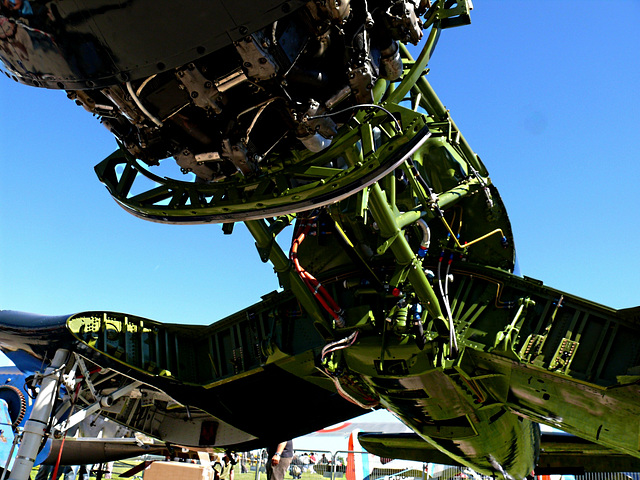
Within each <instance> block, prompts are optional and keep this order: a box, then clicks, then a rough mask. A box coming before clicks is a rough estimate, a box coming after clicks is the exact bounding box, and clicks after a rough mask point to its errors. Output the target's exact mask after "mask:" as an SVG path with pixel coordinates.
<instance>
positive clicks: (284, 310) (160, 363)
mask: <svg viewBox="0 0 640 480" xmlns="http://www.w3.org/2000/svg"><path fill="white" fill-rule="evenodd" d="M324 345H326V341H325V340H324V339H323V338H322V336H320V334H319V333H318V332H317V330H316V329H315V327H314V325H313V322H312V320H311V319H310V318H309V317H308V316H302V315H301V313H300V307H299V305H298V303H297V301H296V300H295V298H294V297H293V296H292V295H290V294H285V295H283V294H275V295H272V296H270V297H268V298H265V300H263V301H262V302H260V303H259V304H256V305H254V306H252V307H249V308H247V309H245V310H243V311H241V312H238V313H236V314H234V315H232V316H231V317H229V318H227V319H224V320H221V321H219V322H216V323H215V324H213V325H211V326H193V325H171V324H161V323H159V322H154V321H152V320H147V319H143V318H139V317H135V316H130V315H125V314H118V313H113V312H84V313H80V314H76V315H67V316H58V317H45V316H40V315H32V314H25V313H20V312H11V311H2V312H0V347H1V348H2V350H3V351H4V352H5V354H6V355H7V356H8V357H9V358H10V359H11V360H12V361H14V363H16V365H17V366H18V367H19V368H20V369H22V370H23V371H26V372H30V371H35V370H36V368H37V367H40V366H41V365H42V364H43V362H44V363H45V364H46V363H47V362H48V361H50V359H51V358H52V357H53V355H54V353H55V352H56V350H58V349H59V348H64V349H66V350H69V351H70V352H72V355H71V359H70V360H69V361H68V364H67V365H66V367H65V368H66V369H67V371H75V372H77V373H76V375H77V376H82V375H83V376H84V379H85V381H83V382H81V385H82V386H81V387H78V388H79V389H80V390H79V393H78V403H79V404H80V405H79V406H81V407H83V408H85V409H86V410H87V412H89V413H91V412H94V411H97V410H100V412H101V415H103V416H105V417H107V418H110V419H111V420H113V421H116V422H117V423H120V424H123V425H126V426H128V427H130V428H131V429H133V430H135V431H139V432H142V433H145V434H146V435H149V436H151V437H154V438H159V439H162V440H163V441H165V442H169V443H173V444H179V445H186V446H193V447H231V446H232V447H233V448H235V449H244V448H253V447H262V446H264V445H266V444H267V443H269V442H272V441H282V440H284V439H288V438H295V437H298V436H301V435H304V434H307V433H310V432H314V431H316V430H319V429H321V428H324V427H326V426H327V425H332V424H335V423H337V422H340V421H344V420H347V419H350V418H353V417H356V416H358V415H362V414H363V413H366V412H367V410H366V409H365V408H362V407H361V406H358V405H354V404H353V403H350V402H349V401H347V400H345V399H344V398H343V397H342V396H341V395H340V394H338V392H337V391H336V387H335V385H334V382H333V381H332V380H331V379H329V378H327V377H326V376H325V375H324V374H322V373H320V371H319V370H318V369H317V368H316V359H317V358H318V357H319V354H320V351H321V349H322V347H324ZM83 415H86V414H85V413H83V412H79V413H78V414H76V417H77V418H76V417H73V418H70V423H71V424H73V423H75V422H76V420H78V421H81V417H82V416H83ZM283 419H284V421H283ZM67 427H68V425H65V426H64V427H63V426H62V424H59V425H58V427H57V428H60V429H61V428H67Z"/></svg>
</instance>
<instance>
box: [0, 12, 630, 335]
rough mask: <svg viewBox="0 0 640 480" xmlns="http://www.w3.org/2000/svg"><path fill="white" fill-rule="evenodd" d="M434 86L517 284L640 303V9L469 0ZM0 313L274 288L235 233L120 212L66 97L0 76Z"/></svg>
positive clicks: (245, 240) (152, 304)
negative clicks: (498, 204) (495, 204)
mask: <svg viewBox="0 0 640 480" xmlns="http://www.w3.org/2000/svg"><path fill="white" fill-rule="evenodd" d="M475 7H476V8H475V10H474V11H473V13H472V24H471V25H469V26H465V27H461V28H457V29H451V30H448V31H444V32H443V34H442V36H441V37H440V43H439V45H438V48H437V49H436V53H435V55H434V58H433V59H432V62H431V65H430V67H431V73H430V77H429V78H430V81H431V82H432V84H433V86H434V88H435V89H436V92H437V93H438V95H439V96H440V98H441V99H442V101H443V103H444V104H445V105H446V106H447V107H448V108H450V110H451V114H452V117H453V118H454V119H455V121H456V122H457V124H458V126H459V127H460V128H461V130H462V132H463V134H464V135H465V136H466V137H467V139H468V141H469V142H470V144H471V146H472V147H473V148H474V150H475V151H476V152H477V153H478V154H479V155H480V156H481V158H482V159H483V161H484V162H485V164H486V165H487V167H488V169H489V171H490V173H491V177H492V179H493V181H494V183H495V184H496V185H497V187H498V188H499V189H500V192H501V194H502V197H503V199H504V201H505V203H506V205H507V208H508V211H509V214H510V217H511V221H512V223H513V230H514V235H515V241H516V247H517V250H518V257H519V262H520V267H521V270H522V273H524V274H526V275H528V276H531V277H535V278H538V279H541V280H544V282H545V283H546V284H547V285H551V286H553V287H556V288H559V289H562V290H565V291H567V292H570V293H574V294H577V295H579V296H582V297H586V298H589V299H591V300H594V301H597V302H600V303H603V304H606V305H609V306H612V307H615V308H623V307H631V306H636V305H639V304H640V294H639V293H638V292H639V291H640V288H639V287H640V254H639V253H638V251H637V240H638V239H639V238H640V208H639V207H640V193H639V192H638V188H637V183H636V177H637V174H636V171H637V166H638V164H639V163H640V162H639V160H640V158H639V157H640V154H639V153H638V146H639V144H640V141H639V127H640V93H639V92H638V86H639V85H640V64H639V60H638V47H640V33H639V32H640V28H639V27H638V25H640V1H638V0H616V1H608V2H602V1H588V0H587V1H580V2H579V1H567V2H552V1H550V0H548V1H540V2H525V1H510V2H505V1H476V2H475ZM0 139H1V141H2V148H1V149H0V308H2V309H15V310H25V311H32V312H38V313H45V314H67V313H73V312H78V311H83V310H90V309H106V310H116V311H124V312H128V313H131V314H136V315H140V316H144V317H148V318H152V319H155V320H159V321H163V322H182V323H194V324H196V323H197V324H208V323H211V322H213V321H215V320H217V319H219V318H222V317H224V316H225V315H228V314H230V313H232V312H234V311H236V310H238V309H240V308H242V307H244V306H247V305H249V304H251V303H254V302H256V301H258V300H259V298H260V295H262V294H264V293H267V292H269V291H272V290H274V289H275V288H276V287H277V283H276V280H275V276H274V275H273V273H272V269H271V267H270V266H269V265H264V264H262V263H261V262H260V260H259V258H258V255H257V252H256V251H255V248H254V247H253V241H252V240H251V239H250V238H249V235H248V234H247V233H246V231H245V230H244V228H239V227H240V226H238V227H237V228H236V230H237V231H236V233H234V235H232V236H223V235H222V232H221V230H220V227H219V226H211V225H207V226H166V225H159V224H154V223H148V222H144V221H142V220H139V219H136V218H134V217H132V216H130V215H128V214H126V213H125V212H124V211H123V210H121V209H120V208H119V207H118V206H117V205H116V204H115V202H114V201H113V200H111V198H110V196H109V195H108V193H107V192H106V190H105V189H104V187H103V186H102V185H101V184H100V183H99V182H98V180H97V179H96V176H95V174H94V172H93V166H94V165H95V164H96V163H98V162H99V161H100V160H101V159H102V158H104V157H105V156H107V155H108V154H109V153H111V152H112V151H113V150H114V149H115V146H116V145H115V141H114V140H113V138H112V137H111V135H110V134H109V133H108V132H107V131H106V130H105V129H104V128H103V127H102V126H101V125H99V123H98V122H97V121H96V120H95V119H93V118H92V117H91V115H89V114H88V113H87V112H85V111H84V110H83V109H82V108H80V107H78V106H76V105H75V104H73V103H72V102H71V101H69V100H67V99H66V97H65V94H64V93H63V92H60V91H47V90H41V89H34V88H31V87H25V86H22V85H18V84H16V83H14V82H13V81H10V80H9V79H7V78H5V77H4V76H2V78H0Z"/></svg>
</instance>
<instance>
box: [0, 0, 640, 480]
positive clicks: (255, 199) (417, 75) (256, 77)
mask: <svg viewBox="0 0 640 480" xmlns="http://www.w3.org/2000/svg"><path fill="white" fill-rule="evenodd" d="M53 3H56V4H58V5H52V4H53ZM148 3H149V2H147V1H145V0H140V1H132V2H128V4H127V5H122V6H120V7H119V8H115V7H114V6H110V5H109V4H108V2H90V1H85V2H82V1H76V2H73V3H72V2H67V1H64V0H61V1H59V2H51V4H49V5H48V8H49V13H50V14H51V15H49V16H48V17H47V18H48V23H47V22H45V21H44V20H43V18H44V17H42V18H40V17H39V16H38V15H40V14H37V13H36V14H34V15H35V17H34V18H32V19H30V22H28V23H24V22H21V19H20V18H10V19H8V20H7V21H8V22H9V24H11V25H12V26H15V28H16V30H17V31H19V32H22V33H24V34H26V35H28V36H30V38H32V40H35V39H36V37H37V38H38V41H39V42H40V44H42V42H47V41H48V42H49V46H50V47H51V48H48V49H44V51H46V58H48V59H49V61H46V62H45V61H42V63H41V64H38V63H37V62H35V60H34V63H29V62H25V61H23V60H20V61H18V60H17V57H16V56H15V55H14V56H11V55H10V54H9V55H8V57H3V62H4V63H5V69H6V70H7V73H8V74H9V75H11V76H13V77H14V79H16V80H18V81H20V82H22V83H25V84H30V85H35V86H46V87H49V88H60V89H65V90H67V92H68V96H69V97H70V98H71V99H72V100H74V101H76V103H78V104H79V105H81V106H82V107H84V108H85V109H87V110H88V111H90V112H91V113H92V114H94V115H97V116H98V117H99V118H100V120H101V122H102V123H103V124H104V125H105V126H106V127H107V128H108V129H109V130H110V131H111V132H112V133H113V134H114V135H115V136H116V138H117V139H118V142H119V149H118V150H117V151H116V152H114V154H112V155H111V156H109V157H108V158H106V159H105V160H104V161H102V162H101V163H100V164H99V165H98V166H97V167H96V172H97V174H98V177H99V178H100V180H101V181H102V182H103V183H104V184H105V185H106V186H107V189H108V190H109V192H110V193H111V195H112V196H113V197H114V199H115V200H116V202H117V203H118V204H119V205H120V206H122V207H123V208H124V209H125V210H126V211H128V212H129V213H132V214H134V215H136V216H137V217H140V218H143V219H146V220H151V221H155V222H160V223H169V224H191V223H223V224H224V226H223V231H224V232H225V233H226V234H232V232H233V224H234V222H238V221H243V222H244V223H245V225H246V226H247V228H248V229H249V231H250V232H251V234H252V235H253V237H254V238H255V240H256V247H257V250H258V254H259V257H260V259H261V260H262V261H263V262H267V261H269V262H271V263H272V264H273V266H274V269H275V271H276V274H277V275H278V278H279V282H280V285H281V287H282V289H281V290H280V291H278V292H273V293H271V294H268V295H266V296H265V297H263V301H262V302H260V303H258V304H256V305H253V306H251V307H248V308H246V309H245V310H242V311H240V312H238V313H236V314H234V315H232V316H230V317H228V318H226V319H222V320H220V321H217V322H215V323H212V324H211V325H209V326H194V325H182V324H161V323H159V322H155V321H153V320H148V319H144V318H140V317H136V316H131V315H126V314H122V313H115V312H100V311H94V312H82V313H77V314H73V315H69V316H59V317H42V316H36V315H31V314H23V313H19V312H11V311H2V312H0V348H2V350H3V351H4V352H5V353H6V354H7V355H8V356H9V357H10V358H11V359H13V360H14V361H15V363H16V365H18V366H19V367H20V368H21V369H23V370H30V371H36V370H38V369H40V368H41V367H40V366H41V365H45V366H47V365H48V368H49V369H48V370H47V372H45V373H44V375H43V376H42V377H41V380H42V387H41V393H40V396H39V397H38V403H37V405H38V406H39V408H38V409H34V410H37V415H40V417H41V418H39V419H32V420H33V421H34V422H35V421H37V422H40V424H42V423H44V424H45V425H46V428H45V429H44V430H45V431H44V433H43V432H42V430H43V429H42V428H41V427H40V433H38V432H37V430H38V428H36V427H34V426H33V425H35V424H34V423H32V424H31V427H30V428H27V429H26V430H25V437H24V438H25V440H24V441H23V445H22V446H21V449H24V451H23V450H21V452H22V453H23V454H22V457H23V458H24V459H26V460H24V461H23V462H22V463H21V464H20V467H19V469H18V470H16V471H14V472H13V474H12V477H11V478H21V477H20V475H22V474H23V473H24V472H25V471H28V470H29V469H30V466H31V465H33V462H32V461H31V463H29V460H28V459H29V458H32V456H30V455H31V453H32V452H31V451H29V449H30V448H31V449H32V450H33V449H34V448H35V449H36V450H37V448H36V447H34V445H36V444H38V443H39V440H40V439H41V438H42V435H44V434H46V435H52V434H54V433H56V434H60V433H62V432H64V431H65V430H67V429H69V428H71V427H72V426H73V424H74V422H76V421H80V420H81V419H82V418H84V416H86V415H87V414H88V413H91V412H100V413H101V414H102V415H105V416H107V417H109V418H111V419H113V420H115V421H116V422H119V423H121V424H123V425H127V426H129V427H130V428H132V429H134V430H137V431H140V432H143V433H146V434H148V435H150V436H153V437H155V438H158V439H161V440H163V441H165V442H168V443H171V444H177V445H185V446H190V447H197V448H206V447H219V448H234V449H237V450H244V449H248V448H254V447H261V446H264V445H266V444H267V443H270V442H272V441H281V440H285V439H288V438H292V437H295V436H299V435H303V434H305V433H309V432H311V431H314V430H318V429H320V428H322V427H325V426H327V425H330V424H333V423H336V422H339V421H343V420H345V419H348V418H351V417H353V416H356V415H359V414H361V413H364V412H366V411H367V410H370V409H375V408H386V409H388V410H389V411H391V412H393V413H395V414H396V415H397V416H398V418H400V419H401V420H402V421H403V422H404V423H405V424H407V425H408V426H409V427H410V428H412V429H413V430H414V431H415V432H416V434H417V435H419V437H420V438H421V439H422V441H424V442H426V444H428V445H429V446H430V447H429V448H431V449H432V450H433V449H434V448H435V449H436V450H437V451H438V452H440V454H445V455H446V456H447V457H448V458H450V459H451V461H452V462H456V463H459V464H463V465H467V466H469V467H471V468H473V469H474V470H476V471H478V472H481V473H484V474H486V475H497V476H499V477H500V478H507V479H511V478H517V479H522V478H525V477H527V476H528V475H530V474H531V473H532V472H533V471H534V469H535V467H536V464H537V463H538V460H539V458H540V454H541V444H540V438H541V437H540V430H539V428H538V425H537V423H542V424H546V425H550V426H553V427H557V428H559V429H562V430H564V431H566V432H569V433H572V434H574V435H576V436H578V437H581V438H583V439H586V440H588V441H590V442H594V443H596V444H599V445H602V446H604V447H607V448H610V449H612V450H613V451H615V452H617V453H618V454H622V455H629V456H632V457H636V458H640V451H639V446H638V438H639V436H640V432H639V431H638V427H639V426H638V424H637V422H630V421H629V419H630V418H631V419H633V418H637V417H638V416H639V415H640V411H639V410H640V403H639V402H638V400H639V399H640V386H639V385H638V382H639V381H640V352H639V347H638V346H639V345H640V338H639V337H640V327H639V325H638V323H639V320H640V310H638V309H630V310H620V311H616V310H613V309H609V308H607V307H603V306H601V305H597V304H594V303H592V302H589V301H587V300H583V299H580V298H577V297H575V296H571V295H569V294H566V293H563V292H559V291H557V290H554V289H551V288H549V287H546V286H544V285H543V284H542V282H539V281H537V280H534V279H530V278H523V277H519V276H516V275H514V273H513V271H514V267H515V248H514V241H513V235H512V232H511V226H510V223H509V218H508V216H507V213H506V209H505V206H504V205H503V202H502V200H501V198H500V195H499V193H498V191H497V189H496V188H495V186H494V185H493V184H492V182H491V179H490V178H489V174H488V172H487V170H486V168H485V166H484V164H483V163H482V161H481V160H480V158H479V157H478V156H477V155H476V154H475V153H474V152H473V150H472V149H471V147H470V146H469V145H468V143H467V142H466V140H465V138H464V136H463V135H462V134H461V132H460V130H459V129H458V127H457V126H456V124H455V122H454V121H453V120H452V118H451V116H450V114H449V111H448V110H447V109H446V108H445V107H444V106H443V105H442V103H441V102H440V100H439V99H438V97H437V96H436V94H435V92H434V91H433V89H432V88H431V86H430V85H429V83H428V81H427V79H426V66H427V64H428V61H429V57H430V56H431V53H432V52H433V49H434V48H435V45H436V43H437V39H438V37H439V35H440V33H441V31H442V30H443V29H446V28H449V27H454V26H459V25H464V24H466V23H468V20H469V10H470V5H469V3H470V2H465V1H458V2H449V1H435V2H433V4H431V3H430V2H426V1H425V2H412V1H401V0H398V1H394V0H388V1H387V0H379V1H376V2H374V1H369V2H358V1H352V2H349V1H343V2H335V3H333V2H310V3H304V2H299V3H297V2H283V3H278V2H264V5H262V6H261V8H262V9H263V10H260V9H259V8H258V7H256V10H255V11H252V12H251V13H247V12H245V11H240V10H238V9H237V8H232V7H231V6H229V5H227V6H226V9H223V10H225V12H226V13H225V15H226V14H229V15H230V17H233V19H227V20H226V21H227V22H228V23H224V21H222V20H219V19H218V20H216V21H214V20H213V19H216V16H217V15H222V13H221V12H220V11H218V10H220V9H219V5H216V6H210V7H207V6H204V5H202V6H200V7H199V8H201V9H202V10H203V11H206V13H207V14H206V15H204V16H203V17H202V18H200V17H199V19H196V18H195V16H194V14H193V12H190V11H189V10H188V9H187V11H185V12H183V13H181V14H180V15H179V16H178V18H176V19H174V20H175V21H176V22H179V21H183V22H191V21H192V22H196V23H197V22H200V21H203V22H204V21H210V22H213V25H214V28H211V27H209V30H213V31H214V32H217V34H216V35H213V34H212V35H210V36H209V37H207V36H204V37H202V38H199V35H200V34H201V31H200V30H198V29H196V28H194V29H193V31H192V32H190V33H189V34H188V35H186V36H185V38H183V39H181V41H176V42H175V45H173V44H172V45H167V42H166V41H163V42H161V44H162V45H164V47H163V48H164V49H168V50H166V51H165V50H163V49H162V48H160V47H159V44H158V43H153V47H149V51H146V52H145V51H144V49H140V51H138V50H136V49H134V50H132V51H127V47H128V46H129V45H130V43H128V41H131V42H133V40H134V39H133V38H128V37H127V38H128V40H127V39H124V40H123V39H118V38H116V37H114V38H110V37H108V36H107V37H103V38H100V39H98V38H97V37H93V36H92V34H91V33H90V32H93V31H94V30H95V31H97V30H100V29H101V28H104V26H105V25H106V24H109V25H113V22H116V21H117V20H118V19H122V18H124V17H123V15H124V14H125V13H127V14H130V15H136V12H138V15H139V11H138V10H137V9H138V8H140V9H143V8H146V7H148V8H153V7H152V6H150V5H147V4H148ZM219 3H224V2H219ZM225 5H226V4H225ZM89 6H91V7H92V8H89ZM145 6H146V7H145ZM54 7H55V8H54ZM81 7H82V8H81ZM229 12H230V13H229ZM234 15H235V16H236V17H234ZM225 18H226V17H225ZM150 21H151V20H149V19H145V22H150ZM38 22H43V23H42V24H40V25H39V24H38ZM103 22H105V23H103ZM62 26H64V27H65V29H62ZM36 27H39V28H36ZM3 28H4V27H3ZM124 28H125V27H124V26H123V29H124ZM162 28H166V29H167V31H164V34H167V35H169V32H170V31H171V26H166V27H162V26H158V25H156V24H153V31H152V32H151V31H150V32H151V33H150V32H146V31H145V29H144V28H142V29H140V31H139V32H138V33H136V35H141V36H142V37H144V38H143V39H142V40H140V39H137V43H135V44H136V45H140V44H144V43H145V42H150V43H151V42H152V41H154V40H158V39H159V38H162V34H163V30H162ZM425 28H430V30H429V34H428V38H426V39H425V41H424V46H423V49H422V51H421V52H420V54H419V56H418V57H417V58H416V59H414V58H413V57H412V56H411V54H410V52H409V50H408V49H407V48H406V47H405V46H404V45H403V44H404V43H414V44H415V43H418V42H419V41H420V39H421V38H422V35H423V32H422V31H423V29H425ZM216 29H217V30H216ZM140 32H142V33H140ZM145 32H146V33H145ZM129 34H130V35H134V33H131V32H129ZM145 35H147V36H151V37H153V38H146V37H145ZM170 37H171V38H172V39H174V38H175V36H174V35H171V36H170ZM80 38H81V39H82V40H83V42H84V43H82V45H84V48H85V49H90V50H91V51H92V56H91V58H92V59H93V62H94V63H93V64H92V65H91V67H92V68H91V69H90V68H88V66H87V65H85V64H82V62H80V60H81V57H80V53H81V52H80V51H79V50H78V49H77V48H76V47H77V43H74V40H77V39H80ZM89 47H90V48H89ZM34 49H35V50H37V48H36V47H34ZM14 53H15V52H14ZM85 53H86V52H85ZM16 55H17V54H16ZM33 58H36V57H33ZM83 58H86V57H83ZM81 67H82V68H81ZM168 157H173V159H174V160H175V162H176V164H177V165H178V167H179V169H180V170H181V172H182V174H183V176H182V177H181V178H180V179H179V180H178V179H175V178H170V177H168V176H165V175H164V173H163V174H155V173H153V171H154V170H153V169H154V168H160V167H163V168H164V167H165V166H166V165H167V164H168V163H170V162H171V160H169V159H168ZM160 164H162V165H160ZM158 165H160V167H158ZM163 172H164V170H163ZM287 227H292V228H289V229H287ZM291 231H292V232H293V233H292V241H291V248H290V251H289V252H288V253H285V252H284V251H283V249H282V247H281V246H280V245H281V243H278V242H277V241H276V237H278V235H281V234H283V232H287V234H288V233H289V232H291ZM273 384H276V385H284V386H285V388H282V389H281V390H280V392H281V393H278V392H276V391H274V392H273V394H272V395H263V393H264V392H265V391H267V390H268V388H269V385H273ZM60 385H62V386H63V388H62V389H60V390H59V387H60ZM289 389H291V391H294V392H295V395H291V394H290V393H289ZM43 392H44V393H43ZM56 392H59V393H56ZM58 395H60V396H61V397H62V398H61V399H58V398H57V397H58ZM71 406H73V408H74V409H75V411H76V413H75V414H74V415H75V416H74V415H72V416H70V417H68V418H67V417H65V416H64V412H65V411H67V410H68V409H69V408H70V407H71ZM276 409H280V410H286V411H287V412H290V421H289V422H288V423H287V424H286V425H280V424H278V423H277V422H276V419H275V417H272V416H270V415H269V412H271V411H274V410H276ZM308 411H313V412H314V415H313V416H309V415H307V414H306V412H308ZM274 432H277V434H274ZM38 435H39V438H37V437H38ZM274 435H277V438H274ZM393 441H394V440H393V439H386V440H384V441H382V440H380V443H378V444H376V443H375V441H373V440H372V442H373V443H372V444H371V448H372V449H375V448H380V450H379V451H380V452H385V451H392V452H393V453H394V454H395V455H402V454H403V452H404V453H406V454H407V455H409V456H410V455H413V456H415V453H414V454H411V453H409V449H410V447H409V446H410V445H413V443H411V442H415V438H414V439H412V440H411V441H409V439H405V440H404V442H405V445H407V448H406V449H405V450H403V448H402V441H403V440H402V439H401V438H400V437H398V438H396V439H395V441H396V442H397V443H396V444H394V445H395V446H394V447H393V450H385V448H388V449H390V448H391V447H388V446H387V447H385V444H384V442H389V444H391V443H392V442H393ZM380 445H382V447H381V446H380ZM25 452H27V453H25ZM424 455H425V457H424V458H422V459H423V460H424V461H430V458H429V449H425V453H424ZM414 459H415V458H414Z"/></svg>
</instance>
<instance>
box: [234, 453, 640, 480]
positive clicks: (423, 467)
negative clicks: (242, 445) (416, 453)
mask: <svg viewBox="0 0 640 480" xmlns="http://www.w3.org/2000/svg"><path fill="white" fill-rule="evenodd" d="M312 453H313V454H314V455H313V457H315V462H312V460H311V458H312V455H311V454H312ZM323 456H324V457H323ZM242 458H244V459H248V460H249V461H247V465H246V473H250V474H251V475H250V477H249V478H246V480H266V473H265V468H264V466H265V462H266V461H267V458H266V450H262V451H260V450H257V451H254V452H247V453H245V454H243V456H242ZM241 461H242V460H241ZM492 478H493V477H491V476H486V475H482V474H480V473H477V472H475V471H473V470H471V469H470V468H467V467H457V466H450V465H440V464H433V463H421V462H413V461H408V460H393V459H381V458H380V457H377V456H374V455H371V454H369V453H367V452H364V451H349V450H340V451H336V452H329V451H323V450H314V451H313V452H312V451H310V450H304V451H302V450H295V451H294V458H293V459H292V462H291V466H290V467H289V470H288V472H287V474H286V475H285V480H492ZM536 478H537V479H538V480H640V473H633V472H625V473H589V474H584V475H544V476H538V477H536ZM236 480H245V479H242V478H240V479H239V478H238V477H237V476H236Z"/></svg>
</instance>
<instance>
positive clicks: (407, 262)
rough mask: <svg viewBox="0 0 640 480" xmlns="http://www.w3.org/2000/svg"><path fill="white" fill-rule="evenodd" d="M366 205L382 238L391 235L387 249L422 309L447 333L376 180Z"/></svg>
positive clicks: (418, 263)
mask: <svg viewBox="0 0 640 480" xmlns="http://www.w3.org/2000/svg"><path fill="white" fill-rule="evenodd" d="M369 205H370V206H371V213H372V214H373V218H374V219H375V221H376V223H377V224H378V226H379V227H380V233H381V234H382V236H383V237H384V238H392V237H393V238H394V240H393V243H391V247H390V248H391V251H392V252H393V254H394V256H395V257H396V260H397V261H398V264H399V265H401V266H406V267H408V279H409V281H410V282H411V285H413V288H414V289H415V291H416V293H417V294H418V297H419V298H420V301H421V302H422V304H423V306H424V308H425V309H426V310H427V311H428V312H429V313H430V314H431V316H433V317H434V318H436V319H438V320H439V321H438V322H436V328H437V329H438V332H439V333H441V334H445V333H446V334H448V333H449V325H448V323H447V322H446V320H445V319H444V316H443V315H442V310H441V309H440V303H439V302H438V298H437V297H436V294H435V292H434V291H433V288H431V285H430V284H429V280H427V276H426V275H425V273H424V271H423V270H422V264H421V263H420V262H419V261H418V259H417V258H416V256H415V254H414V253H413V251H411V246H410V245H409V242H407V240H406V239H405V238H404V235H403V233H402V230H401V229H400V227H398V224H397V222H396V216H395V215H394V213H393V212H392V211H391V208H389V204H388V203H387V202H386V200H385V197H384V193H383V192H382V189H381V188H380V185H378V184H377V183H375V184H373V186H372V187H371V189H370V191H369Z"/></svg>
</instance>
